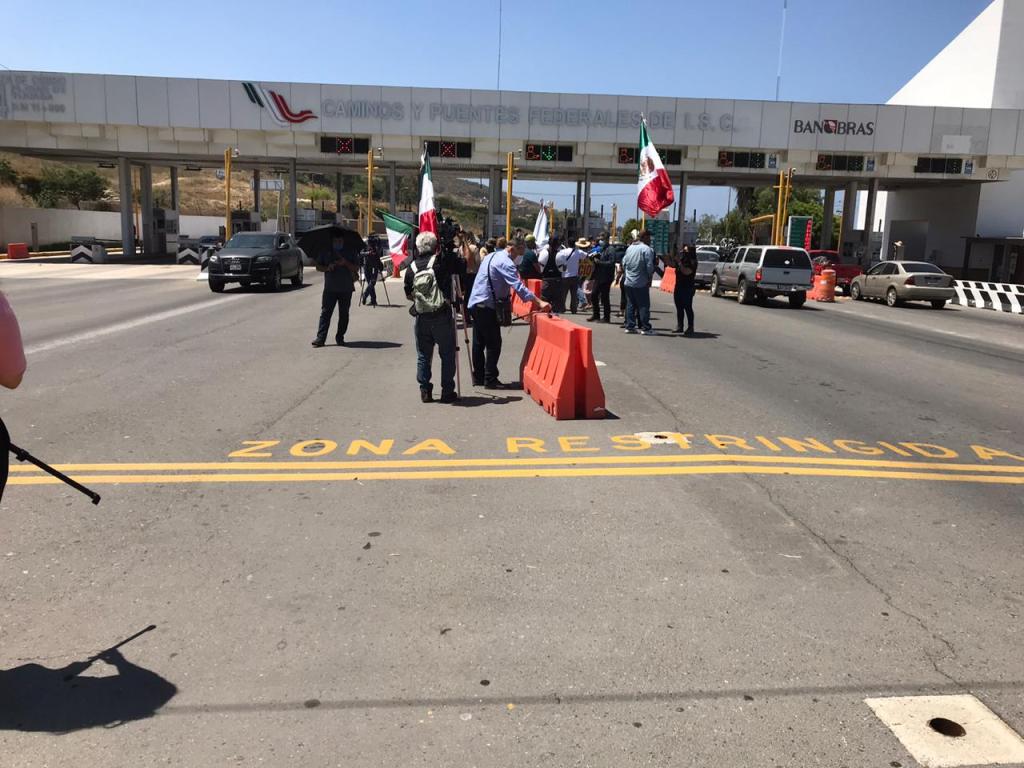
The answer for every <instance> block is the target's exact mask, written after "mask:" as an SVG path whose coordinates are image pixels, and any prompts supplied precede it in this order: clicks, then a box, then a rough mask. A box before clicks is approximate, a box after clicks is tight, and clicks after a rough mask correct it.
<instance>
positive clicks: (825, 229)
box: [821, 189, 836, 251]
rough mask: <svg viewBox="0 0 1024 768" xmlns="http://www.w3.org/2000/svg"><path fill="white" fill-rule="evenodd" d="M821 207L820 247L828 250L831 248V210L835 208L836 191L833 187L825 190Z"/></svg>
mask: <svg viewBox="0 0 1024 768" xmlns="http://www.w3.org/2000/svg"><path fill="white" fill-rule="evenodd" d="M823 208H824V210H823V211H822V217H821V249H822V250H823V251H828V250H831V249H832V218H833V211H835V209H836V191H835V190H834V189H826V190H825V202H824V203H823Z"/></svg>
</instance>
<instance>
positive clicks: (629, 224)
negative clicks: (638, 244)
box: [619, 219, 644, 243]
mask: <svg viewBox="0 0 1024 768" xmlns="http://www.w3.org/2000/svg"><path fill="white" fill-rule="evenodd" d="M643 228H644V227H643V225H642V224H641V223H640V222H639V221H637V220H636V219H626V221H625V223H623V225H622V237H620V238H619V241H620V242H623V243H631V242H633V230H634V229H635V230H636V231H637V232H640V231H641V230H643Z"/></svg>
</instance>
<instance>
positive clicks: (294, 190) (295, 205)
mask: <svg viewBox="0 0 1024 768" xmlns="http://www.w3.org/2000/svg"><path fill="white" fill-rule="evenodd" d="M289 176H290V186H291V189H290V190H289V194H290V195H291V196H290V197H289V199H288V213H289V216H288V231H289V232H291V233H292V234H293V235H295V234H297V232H296V230H295V223H296V219H297V218H298V217H297V216H296V212H297V211H298V210H299V169H298V168H297V167H296V163H295V159H294V158H292V161H291V173H290V174H289ZM277 228H278V229H280V228H281V225H280V224H278V227H277Z"/></svg>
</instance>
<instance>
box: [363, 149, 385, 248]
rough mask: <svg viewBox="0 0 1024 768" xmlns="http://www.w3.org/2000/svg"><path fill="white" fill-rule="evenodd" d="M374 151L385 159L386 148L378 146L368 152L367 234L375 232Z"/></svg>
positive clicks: (380, 157) (380, 158) (379, 158)
mask: <svg viewBox="0 0 1024 768" xmlns="http://www.w3.org/2000/svg"><path fill="white" fill-rule="evenodd" d="M374 152H377V153H379V154H378V156H377V158H376V159H378V160H383V159H384V148H383V147H377V149H376V150H373V149H371V150H370V151H369V152H367V153H366V236H367V237H369V236H370V235H372V234H373V169H374V165H373V161H374Z"/></svg>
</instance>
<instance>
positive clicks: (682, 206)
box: [676, 171, 690, 250]
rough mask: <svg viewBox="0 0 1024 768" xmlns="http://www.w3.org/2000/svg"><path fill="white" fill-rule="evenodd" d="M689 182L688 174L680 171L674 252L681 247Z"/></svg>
mask: <svg viewBox="0 0 1024 768" xmlns="http://www.w3.org/2000/svg"><path fill="white" fill-rule="evenodd" d="M689 182H690V177H689V174H687V172H686V171H682V172H681V173H680V174H679V195H678V196H677V197H676V210H677V211H678V218H677V219H676V250H679V246H681V245H683V242H684V240H683V231H684V229H683V225H684V224H685V223H686V186H687V184H689Z"/></svg>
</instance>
